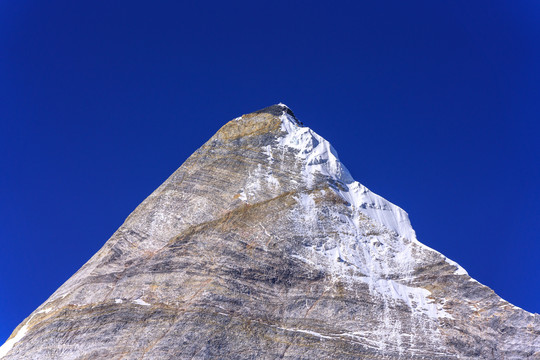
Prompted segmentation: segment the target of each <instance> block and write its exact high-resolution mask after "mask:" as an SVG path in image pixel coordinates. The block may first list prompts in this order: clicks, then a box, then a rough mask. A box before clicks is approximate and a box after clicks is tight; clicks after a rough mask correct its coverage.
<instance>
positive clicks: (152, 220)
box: [0, 104, 540, 360]
mask: <svg viewBox="0 0 540 360" xmlns="http://www.w3.org/2000/svg"><path fill="white" fill-rule="evenodd" d="M539 336H540V316H539V315H537V314H531V313H528V312H526V311H524V310H522V309H519V308H517V307H515V306H513V305H511V304H509V303H508V302H506V301H504V300H502V299H501V298H500V297H499V296H497V295H496V294H495V293H494V292H493V291H492V290H491V289H489V288H488V287H486V286H484V285H482V284H480V283H478V282H476V281H475V280H473V279H471V278H470V277H469V276H468V275H467V273H466V271H465V270H463V269H462V268H461V267H460V266H459V265H457V264H456V263H454V262H452V261H450V260H449V259H447V258H446V257H444V256H443V255H441V254H440V253H438V252H436V251H435V250H432V249H430V248H428V247H426V246H425V245H423V244H421V243H420V242H418V240H417V239H416V235H415V233H414V230H413V229H412V227H411V225H410V223H409V220H408V216H407V214H406V213H405V212H404V211H403V210H402V209H400V208H399V207H397V206H395V205H393V204H391V203H390V202H388V201H386V200H385V199H383V198H381V197H379V196H378V195H375V194H373V193H372V192H371V191H369V190H368V189H367V188H365V187H364V186H363V185H361V184H359V183H358V182H356V181H354V180H353V179H352V177H351V175H350V174H349V172H348V171H347V169H346V168H345V167H344V166H343V165H342V164H341V162H340V161H339V160H338V158H337V154H336V152H335V150H334V149H333V148H332V146H331V145H330V144H329V143H328V142H327V141H326V140H325V139H323V138H322V137H320V136H319V135H317V134H316V133H314V132H313V131H312V130H311V129H309V128H307V127H304V126H303V125H302V124H301V123H300V122H299V121H298V120H297V119H296V118H295V117H294V114H293V113H292V111H291V110H290V109H289V108H287V107H286V106H284V105H281V104H280V105H274V106H271V107H269V108H266V109H263V110H260V111H257V112H254V113H251V114H248V115H243V116H241V117H239V118H236V119H234V120H232V121H230V122H229V123H227V124H226V125H224V126H223V127H222V128H221V129H220V130H219V131H218V132H217V133H216V134H215V135H214V136H213V137H212V138H211V139H210V140H209V141H208V142H207V143H206V144H204V145H203V146H202V147H201V148H200V149H199V150H197V151H196V152H195V153H194V154H193V155H192V156H191V157H190V158H189V159H187V160H186V162H185V163H184V164H183V165H182V166H181V167H180V168H179V169H178V170H177V171H176V172H174V173H173V174H172V175H171V176H170V177H169V178H168V179H167V180H166V181H165V182H164V183H163V184H162V185H161V186H160V187H159V188H158V189H157V190H155V191H154V192H153V193H152V194H151V195H150V196H149V197H148V198H147V199H146V200H145V201H144V202H143V203H142V204H140V205H139V206H138V207H137V208H136V209H135V211H134V212H133V213H132V214H131V215H130V216H129V217H128V218H127V219H126V221H125V222H124V224H123V225H122V226H121V227H120V228H119V229H118V231H116V232H115V233H114V235H113V236H112V237H111V238H110V239H109V240H108V241H107V242H106V243H105V245H104V246H103V248H102V249H101V250H100V251H98V252H97V253H96V254H95V255H94V256H93V257H92V258H91V259H90V260H89V261H88V262H87V263H86V264H85V265H84V266H83V267H82V268H81V269H80V270H79V271H78V272H77V273H76V274H75V275H73V276H72V277H71V278H70V279H69V280H68V281H67V282H66V283H65V284H64V285H62V286H61V287H60V288H59V289H58V290H57V291H56V292H55V293H54V294H53V295H52V296H51V297H50V298H49V299H48V300H47V301H46V302H45V303H44V304H43V305H41V306H40V307H39V308H38V309H36V311H34V312H33V313H32V314H31V315H30V316H29V317H28V318H26V319H25V320H24V321H23V322H22V323H21V324H20V325H19V326H18V327H17V328H16V329H15V331H14V332H13V334H12V336H11V338H10V339H9V340H8V341H7V342H6V343H5V344H4V345H3V346H2V347H1V348H0V357H2V356H3V359H5V360H8V359H9V360H11V359H124V360H126V359H440V360H442V359H540V338H539Z"/></svg>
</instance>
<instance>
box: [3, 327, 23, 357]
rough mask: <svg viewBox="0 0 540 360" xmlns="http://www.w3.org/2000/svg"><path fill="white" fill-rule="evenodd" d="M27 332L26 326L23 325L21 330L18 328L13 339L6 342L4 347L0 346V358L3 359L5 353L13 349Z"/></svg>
mask: <svg viewBox="0 0 540 360" xmlns="http://www.w3.org/2000/svg"><path fill="white" fill-rule="evenodd" d="M27 324H28V322H27ZM27 331H28V325H24V326H23V327H22V328H20V330H19V331H17V334H15V336H14V337H12V338H11V339H9V340H8V341H6V342H5V343H4V345H2V346H0V358H3V357H4V356H6V355H7V353H8V352H9V351H10V350H11V349H12V348H13V346H14V345H15V344H16V343H17V342H18V341H19V340H21V339H22V338H23V337H24V335H26V332H27Z"/></svg>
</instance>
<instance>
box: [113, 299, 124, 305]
mask: <svg viewBox="0 0 540 360" xmlns="http://www.w3.org/2000/svg"><path fill="white" fill-rule="evenodd" d="M114 302H115V304H121V303H123V302H124V301H122V299H114Z"/></svg>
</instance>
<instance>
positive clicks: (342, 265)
mask: <svg viewBox="0 0 540 360" xmlns="http://www.w3.org/2000/svg"><path fill="white" fill-rule="evenodd" d="M280 119H281V122H282V125H281V126H282V131H283V132H284V135H283V136H282V137H281V138H279V139H278V143H279V146H281V147H283V148H285V147H288V148H293V149H295V150H297V155H296V156H297V157H299V158H300V159H301V161H302V162H303V168H302V178H303V179H304V181H305V184H306V186H307V188H308V189H311V188H313V186H314V180H315V176H316V175H317V174H320V175H323V176H326V177H328V178H329V183H330V184H331V187H332V189H333V190H334V191H335V192H336V193H337V194H338V195H339V196H340V197H341V198H342V199H343V200H345V201H346V203H348V204H349V206H350V208H351V212H352V214H353V216H352V218H349V217H347V216H344V215H343V214H333V215H332V216H334V217H335V218H336V221H337V222H339V223H341V224H342V226H341V229H342V230H340V236H339V240H336V239H335V238H331V237H330V236H329V238H328V239H327V240H326V242H325V244H324V246H322V247H316V246H313V247H311V248H308V250H306V251H311V254H310V256H302V255H301V254H296V255H294V257H296V258H298V259H300V260H302V261H308V260H307V258H311V259H313V258H315V259H318V263H319V264H320V265H321V266H322V267H324V268H326V269H328V268H329V267H330V270H331V273H332V274H334V275H335V276H336V277H339V278H341V279H352V278H354V280H355V281H363V282H366V283H368V285H369V288H370V291H375V292H377V293H378V294H379V295H381V296H382V297H383V298H384V299H385V301H395V300H400V301H403V302H405V303H406V304H408V305H409V306H410V307H411V308H412V309H413V311H414V312H421V313H423V314H425V315H427V316H429V317H431V318H434V319H436V318H440V317H447V318H451V315H450V314H448V313H446V312H445V311H444V310H443V309H442V306H440V305H439V306H438V305H437V304H435V303H433V301H432V300H431V298H430V297H429V296H430V295H431V293H430V292H429V291H428V290H427V289H423V288H416V287H411V286H407V285H405V284H406V283H407V281H408V280H410V279H412V271H413V270H414V265H415V256H413V253H412V252H413V247H414V248H415V249H414V251H428V252H430V251H433V252H436V251H435V250H433V249H431V248H429V247H428V246H426V245H424V244H422V243H420V242H419V241H418V240H417V238H416V233H415V231H414V230H413V228H412V226H411V223H410V221H409V216H408V215H407V213H406V212H405V211H404V210H403V209H401V208H400V207H398V206H396V205H394V204H392V203H391V202H389V201H388V200H386V199H384V198H382V197H381V196H379V195H377V194H374V193H373V192H371V191H370V190H369V189H368V188H366V187H365V186H364V185H362V184H360V183H358V182H357V181H354V179H353V178H352V176H351V174H350V173H349V171H348V170H347V168H346V167H345V166H344V165H343V164H342V163H341V162H340V161H339V158H338V155H337V152H336V151H335V149H334V148H333V147H332V145H331V144H330V143H329V142H328V141H327V140H325V139H324V138H322V137H321V136H320V135H318V134H317V133H315V132H314V131H313V130H311V129H310V128H308V127H303V126H300V125H299V123H298V122H297V121H296V119H294V117H292V116H291V115H289V114H287V112H286V111H285V109H284V111H283V114H282V115H281V117H280ZM332 184H334V185H332ZM311 196H312V194H310V193H301V194H299V195H298V196H297V199H296V200H297V202H298V206H299V209H300V210H299V212H298V213H297V214H295V215H296V216H300V217H301V218H302V219H303V222H302V223H303V224H304V225H303V226H306V230H309V228H310V227H314V226H317V216H318V215H317V208H316V206H315V205H314V199H313V198H311ZM366 217H367V218H369V219H371V222H370V223H371V225H370V226H371V227H372V228H371V229H369V230H366V229H365V226H366V221H364V219H365V218H366ZM371 233H372V234H373V235H371ZM441 256H442V255H441ZM445 259H446V261H447V262H448V263H449V264H451V265H453V266H455V267H456V270H455V272H454V273H455V274H456V275H467V272H466V271H465V270H464V269H463V268H462V267H461V266H459V265H458V264H457V263H455V262H454V261H452V260H450V259H447V258H445ZM309 262H311V263H312V261H311V260H310V261H309ZM355 272H356V274H355ZM357 273H360V274H362V275H361V276H359V275H358V274H357ZM391 273H393V274H395V273H399V274H402V278H401V279H396V280H391V279H389V278H388V276H387V275H389V274H391ZM396 336H398V334H397V333H396ZM398 340H399V339H397V340H396V341H398Z"/></svg>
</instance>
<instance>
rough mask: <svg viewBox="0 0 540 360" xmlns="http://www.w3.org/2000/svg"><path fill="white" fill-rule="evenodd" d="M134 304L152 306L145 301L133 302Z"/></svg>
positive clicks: (137, 300)
mask: <svg viewBox="0 0 540 360" xmlns="http://www.w3.org/2000/svg"><path fill="white" fill-rule="evenodd" d="M133 303H134V304H137V305H143V306H150V304H149V303H147V302H146V301H144V300H143V299H136V300H133Z"/></svg>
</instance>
